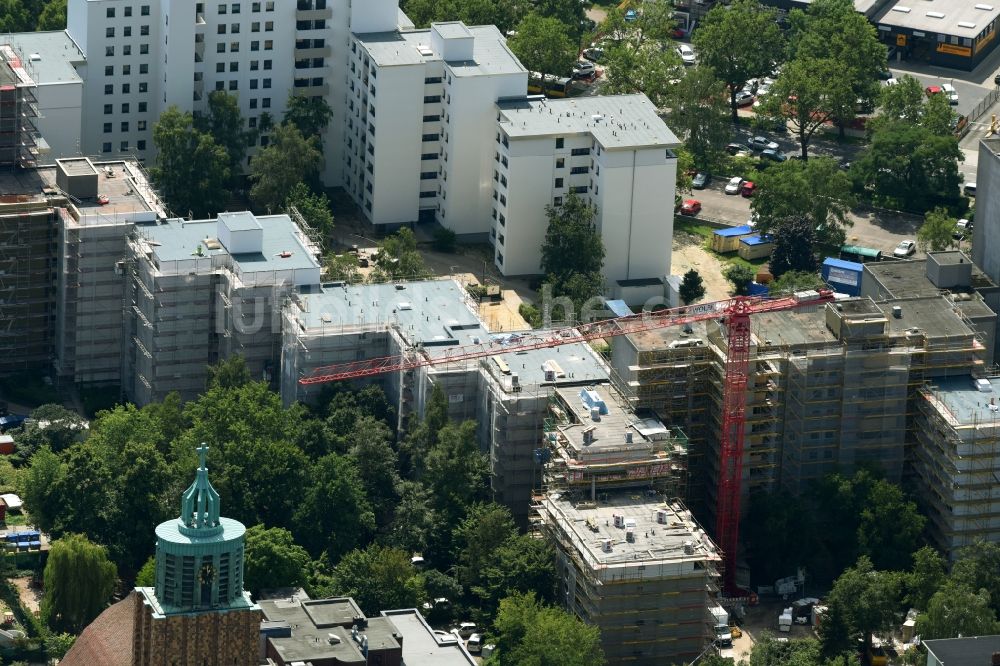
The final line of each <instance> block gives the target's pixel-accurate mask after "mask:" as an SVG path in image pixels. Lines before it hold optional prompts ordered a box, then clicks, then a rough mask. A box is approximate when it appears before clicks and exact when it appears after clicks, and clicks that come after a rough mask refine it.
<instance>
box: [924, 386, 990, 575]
mask: <svg viewBox="0 0 1000 666" xmlns="http://www.w3.org/2000/svg"><path fill="white" fill-rule="evenodd" d="M917 408H918V409H917V415H916V418H915V420H914V428H913V431H914V433H915V434H916V438H917V446H916V447H915V456H914V468H915V471H916V476H917V480H918V483H919V487H920V490H921V492H920V496H921V500H922V504H923V509H924V512H925V514H926V515H927V517H928V529H929V531H930V533H931V535H932V537H933V539H934V541H935V542H936V545H937V546H938V547H939V548H941V549H942V550H943V551H944V552H945V553H947V555H948V557H949V559H951V560H954V559H955V557H956V556H957V554H958V551H959V550H960V549H961V548H962V547H964V546H969V545H972V544H973V543H975V541H976V540H978V539H984V540H986V541H993V542H998V541H1000V378H997V377H983V378H979V379H973V378H972V377H969V376H965V377H949V378H944V379H938V380H936V381H934V382H932V383H930V384H928V385H927V386H924V387H921V388H920V390H919V398H918V400H917Z"/></svg>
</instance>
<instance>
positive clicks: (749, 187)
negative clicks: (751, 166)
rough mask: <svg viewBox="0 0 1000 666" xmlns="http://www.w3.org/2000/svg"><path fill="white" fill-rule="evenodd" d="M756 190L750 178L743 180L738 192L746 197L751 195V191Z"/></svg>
mask: <svg viewBox="0 0 1000 666" xmlns="http://www.w3.org/2000/svg"><path fill="white" fill-rule="evenodd" d="M756 191H757V186H756V185H755V184H754V182H753V181H752V180H747V181H744V182H743V187H741V188H740V194H742V195H743V196H745V197H746V198H748V199H749V198H750V197H752V196H753V193H754V192H756Z"/></svg>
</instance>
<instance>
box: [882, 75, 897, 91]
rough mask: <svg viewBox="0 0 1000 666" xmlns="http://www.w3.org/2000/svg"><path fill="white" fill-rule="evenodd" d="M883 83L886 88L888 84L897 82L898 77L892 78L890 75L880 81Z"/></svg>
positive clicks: (891, 84) (892, 84)
mask: <svg viewBox="0 0 1000 666" xmlns="http://www.w3.org/2000/svg"><path fill="white" fill-rule="evenodd" d="M882 83H883V84H885V86H886V87H887V88H888V87H889V86H894V85H896V84H898V83H899V79H894V78H892V77H890V78H888V79H886V80H884V81H882Z"/></svg>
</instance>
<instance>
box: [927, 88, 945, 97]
mask: <svg viewBox="0 0 1000 666" xmlns="http://www.w3.org/2000/svg"><path fill="white" fill-rule="evenodd" d="M924 92H925V93H927V96H928V97H934V95H940V94H942V93H943V92H944V90H943V89H942V88H941V86H927V87H926V88H924Z"/></svg>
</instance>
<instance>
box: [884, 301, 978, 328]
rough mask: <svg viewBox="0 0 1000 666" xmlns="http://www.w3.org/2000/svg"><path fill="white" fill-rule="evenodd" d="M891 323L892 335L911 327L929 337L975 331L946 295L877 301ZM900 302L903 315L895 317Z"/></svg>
mask: <svg viewBox="0 0 1000 666" xmlns="http://www.w3.org/2000/svg"><path fill="white" fill-rule="evenodd" d="M875 305H876V307H878V308H879V309H880V310H882V312H883V313H884V314H885V317H886V319H887V320H888V322H889V332H890V334H904V333H906V331H907V329H909V328H913V327H916V328H919V329H920V330H921V332H922V333H923V334H925V335H927V336H928V337H930V338H932V339H933V338H944V337H954V336H970V337H971V336H972V330H971V329H970V328H969V327H968V326H967V325H966V324H965V322H964V321H962V319H961V318H959V316H958V315H957V314H955V312H954V310H953V309H952V303H951V301H949V300H948V299H947V298H946V297H945V296H936V297H927V298H906V299H896V300H892V301H886V302H885V303H876V304H875ZM894 305H898V306H899V307H901V308H902V310H903V316H902V317H900V318H899V319H896V318H895V317H893V316H892V307H893V306H894Z"/></svg>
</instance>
